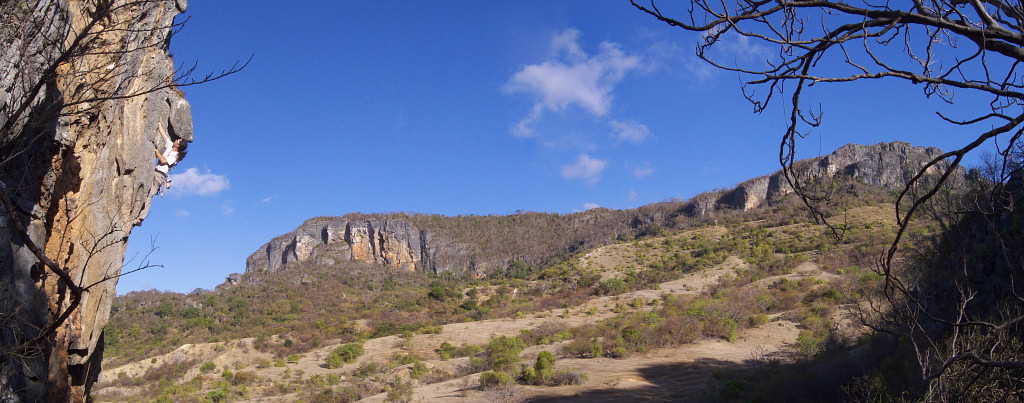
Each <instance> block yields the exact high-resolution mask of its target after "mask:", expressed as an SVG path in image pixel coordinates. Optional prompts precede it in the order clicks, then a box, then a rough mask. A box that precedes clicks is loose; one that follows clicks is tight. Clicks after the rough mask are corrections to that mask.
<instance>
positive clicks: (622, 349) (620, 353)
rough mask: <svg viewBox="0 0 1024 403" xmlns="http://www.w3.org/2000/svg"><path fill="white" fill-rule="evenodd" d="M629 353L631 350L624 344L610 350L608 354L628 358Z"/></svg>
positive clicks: (613, 356)
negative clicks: (627, 349)
mask: <svg viewBox="0 0 1024 403" xmlns="http://www.w3.org/2000/svg"><path fill="white" fill-rule="evenodd" d="M627 355H629V352H628V351H626V348H625V347H622V346H619V347H615V348H613V349H611V351H609V352H608V356H609V357H612V358H626V356H627Z"/></svg>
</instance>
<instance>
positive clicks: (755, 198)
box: [700, 142, 963, 216]
mask: <svg viewBox="0 0 1024 403" xmlns="http://www.w3.org/2000/svg"><path fill="white" fill-rule="evenodd" d="M941 154H942V151H941V150H939V149H937V148H934V147H915V146H912V145H910V144H907V143H903V142H893V143H879V144H875V145H870V146H865V145H860V144H847V145H845V146H842V147H840V148H839V149H837V150H836V151H834V152H832V153H831V154H829V155H827V156H824V157H821V158H813V159H809V160H803V161H799V162H797V163H796V164H795V166H796V167H797V172H798V175H800V180H801V181H803V182H804V183H812V182H814V181H818V180H821V179H825V178H832V177H835V176H836V175H845V176H847V177H849V178H852V179H854V180H857V181H859V182H862V183H866V184H870V185H874V186H879V187H883V188H887V189H890V190H901V189H902V188H903V186H904V185H905V184H906V183H907V182H908V181H910V179H911V178H913V176H914V175H915V174H917V171H918V170H920V169H921V167H922V166H924V165H925V164H926V163H927V162H928V161H931V160H932V159H933V158H935V157H937V156H939V155H941ZM958 172H960V173H961V174H962V173H963V172H962V170H959V171H958ZM792 191H793V188H792V187H790V186H789V183H788V182H787V181H786V178H785V177H784V176H783V174H782V171H777V172H775V173H773V174H771V175H768V176H762V177H759V178H754V179H750V180H747V181H744V182H741V183H740V184H739V185H737V186H736V187H735V188H734V189H732V190H731V191H727V192H725V193H723V194H722V195H721V197H720V198H718V199H717V205H718V206H720V207H726V208H736V209H741V210H750V209H753V208H757V207H759V206H760V205H761V204H762V203H764V202H766V201H770V200H772V199H774V198H778V197H780V196H783V195H786V194H789V193H791V192H792ZM707 198H708V197H707V196H705V197H704V199H707ZM704 203H705V204H707V202H706V200H705V201H704ZM700 210H701V211H703V212H704V214H706V213H707V211H708V209H707V207H705V208H703V209H700ZM704 214H701V216H703V215H704Z"/></svg>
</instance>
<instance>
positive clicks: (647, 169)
mask: <svg viewBox="0 0 1024 403" xmlns="http://www.w3.org/2000/svg"><path fill="white" fill-rule="evenodd" d="M630 173H632V174H633V177H635V178H637V179H643V178H646V177H648V176H651V175H652V174H654V167H652V166H651V163H650V162H644V163H643V164H642V165H640V166H638V167H631V168H630Z"/></svg>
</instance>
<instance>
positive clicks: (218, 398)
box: [206, 389, 228, 403]
mask: <svg viewBox="0 0 1024 403" xmlns="http://www.w3.org/2000/svg"><path fill="white" fill-rule="evenodd" d="M227 397H228V390H227V389H214V390H211V391H209V392H206V399H207V400H209V401H211V402H213V403H218V402H223V401H224V399H227Z"/></svg>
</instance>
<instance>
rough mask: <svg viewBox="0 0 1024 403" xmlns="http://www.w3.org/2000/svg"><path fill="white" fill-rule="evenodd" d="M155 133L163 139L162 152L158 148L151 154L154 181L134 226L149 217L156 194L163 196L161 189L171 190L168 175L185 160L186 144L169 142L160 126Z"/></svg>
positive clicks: (175, 141)
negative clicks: (154, 155) (154, 163)
mask: <svg viewBox="0 0 1024 403" xmlns="http://www.w3.org/2000/svg"><path fill="white" fill-rule="evenodd" d="M156 128H157V131H159V132H160V137H163V139H164V152H162V153H161V152H160V149H159V148H154V150H153V152H154V153H156V160H157V163H156V169H155V170H154V171H153V172H154V175H155V177H154V178H153V179H154V181H153V183H152V184H151V185H150V187H149V195H148V196H147V197H146V199H145V201H144V203H145V204H144V205H143V207H142V211H141V212H139V219H138V221H137V222H136V223H135V225H136V226H141V225H142V219H143V218H144V217H146V216H147V215H149V208H150V206H152V205H153V197H155V196H156V195H157V194H160V195H161V196H162V195H163V189H164V188H167V189H170V188H171V180H170V179H169V178H168V174H169V173H170V171H171V168H173V167H174V166H175V165H177V164H178V162H179V161H181V160H182V159H183V158H185V154H186V152H185V149H186V148H187V147H188V142H187V141H185V140H182V139H180V138H179V139H175V140H173V141H172V140H171V136H168V135H167V131H166V130H164V127H163V126H162V125H157V127H156Z"/></svg>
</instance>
